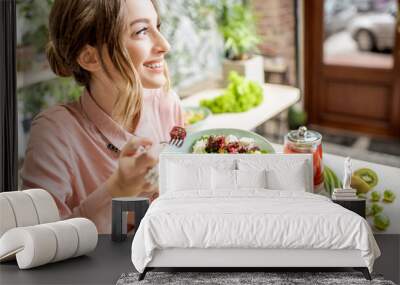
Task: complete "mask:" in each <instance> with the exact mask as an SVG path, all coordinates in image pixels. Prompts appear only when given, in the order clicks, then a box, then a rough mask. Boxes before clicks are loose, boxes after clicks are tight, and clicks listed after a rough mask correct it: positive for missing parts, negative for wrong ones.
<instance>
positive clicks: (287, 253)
mask: <svg viewBox="0 0 400 285" xmlns="http://www.w3.org/2000/svg"><path fill="white" fill-rule="evenodd" d="M338 267H340V268H343V267H346V268H348V267H350V268H353V269H354V270H357V271H361V272H362V273H363V275H364V277H365V278H366V279H367V280H371V275H370V274H369V271H368V268H367V267H366V265H365V262H364V260H363V259H362V257H361V252H360V251H359V250H331V249H238V248H226V249H220V248H218V249H214V248H210V249H194V248H170V249H163V250H159V249H158V250H156V251H155V252H154V256H153V259H152V261H151V262H150V263H149V264H148V266H147V267H146V268H145V270H144V271H143V273H141V274H140V275H139V281H140V280H143V279H144V278H145V276H146V273H147V272H149V271H151V270H154V269H156V268H185V269H195V268H196V269H198V268H202V269H207V271H214V270H216V269H221V268H229V269H233V270H234V271H240V272H243V271H254V269H257V270H258V271H265V270H266V269H268V270H271V268H285V269H287V271H290V268H292V269H293V268H302V269H303V268H310V271H311V270H312V269H316V268H318V269H321V268H331V269H332V268H338Z"/></svg>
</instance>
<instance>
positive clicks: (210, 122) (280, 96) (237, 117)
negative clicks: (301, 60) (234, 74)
mask: <svg viewBox="0 0 400 285" xmlns="http://www.w3.org/2000/svg"><path fill="white" fill-rule="evenodd" d="M263 87H264V101H263V103H262V104H261V105H259V106H258V107H256V108H253V109H251V110H249V111H247V112H243V113H230V114H227V113H224V114H215V115H212V116H210V118H208V119H207V120H206V121H205V122H204V124H203V125H201V126H199V127H197V128H196V129H193V130H192V131H201V130H205V129H210V128H236V129H243V130H252V129H254V128H256V127H257V126H259V125H261V124H262V123H264V122H265V121H267V120H269V119H271V118H273V117H275V116H276V115H278V114H279V113H281V112H282V111H284V110H286V109H288V108H289V107H290V106H292V105H293V104H295V103H296V102H297V101H299V100H300V90H299V89H298V88H295V87H291V86H285V85H279V84H264V86H263ZM223 90H224V89H208V90H205V91H202V92H199V93H195V94H193V95H191V96H189V97H187V98H184V99H182V106H183V107H193V106H199V102H200V100H202V99H211V98H214V97H216V96H218V95H221V94H222V93H223Z"/></svg>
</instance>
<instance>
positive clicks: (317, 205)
mask: <svg viewBox="0 0 400 285" xmlns="http://www.w3.org/2000/svg"><path fill="white" fill-rule="evenodd" d="M215 195H216V193H215V192H214V193H212V194H211V193H210V195H207V194H206V193H204V192H202V194H201V196H199V194H198V191H196V190H194V191H185V192H180V193H176V192H172V193H166V194H164V195H162V196H160V197H159V198H158V199H157V200H156V201H155V202H153V203H152V205H151V206H150V208H149V210H148V212H147V213H146V215H145V217H144V219H143V220H142V222H141V224H140V226H139V228H138V230H137V232H136V235H135V237H134V240H133V243H132V262H133V264H134V266H135V268H136V269H137V270H138V271H139V272H143V270H144V268H145V267H146V265H147V264H148V263H149V262H150V261H151V260H152V258H153V252H154V250H155V249H165V248H275V249H279V248H290V249H299V248H301V249H357V250H360V251H361V256H362V258H363V259H364V260H365V264H366V266H367V267H368V269H369V270H370V271H371V272H372V266H373V263H374V260H375V259H376V258H377V257H378V256H379V255H380V251H379V248H378V246H377V244H376V241H375V239H374V237H373V235H372V231H371V229H370V227H369V225H368V223H367V222H366V220H365V219H363V218H361V217H360V216H359V215H357V214H355V213H353V212H351V211H349V210H346V209H344V208H342V207H341V206H339V205H337V204H335V203H333V202H332V201H330V200H329V199H328V198H326V197H323V196H320V195H316V194H311V193H306V192H299V191H278V190H265V189H247V190H241V191H229V190H227V191H219V192H218V195H219V196H218V197H216V196H215ZM338 267H340V265H338Z"/></svg>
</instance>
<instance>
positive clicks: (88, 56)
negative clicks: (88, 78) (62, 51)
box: [77, 45, 101, 72]
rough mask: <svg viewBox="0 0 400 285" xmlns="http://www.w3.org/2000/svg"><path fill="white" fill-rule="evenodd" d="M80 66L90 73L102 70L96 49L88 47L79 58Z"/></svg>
mask: <svg viewBox="0 0 400 285" xmlns="http://www.w3.org/2000/svg"><path fill="white" fill-rule="evenodd" d="M77 61H78V64H79V65H80V66H81V67H82V68H83V69H85V70H87V71H89V72H95V71H98V70H99V69H101V62H100V57H99V53H98V51H97V49H96V48H94V47H92V46H90V45H86V46H85V47H84V48H83V49H82V51H81V52H80V54H79V56H78V59H77Z"/></svg>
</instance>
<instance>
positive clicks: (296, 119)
mask: <svg viewBox="0 0 400 285" xmlns="http://www.w3.org/2000/svg"><path fill="white" fill-rule="evenodd" d="M306 124H307V113H306V112H305V111H303V110H302V108H301V107H300V106H299V105H295V106H292V107H290V108H289V111H288V127H289V129H290V130H297V129H298V128H299V127H301V126H304V125H306Z"/></svg>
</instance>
